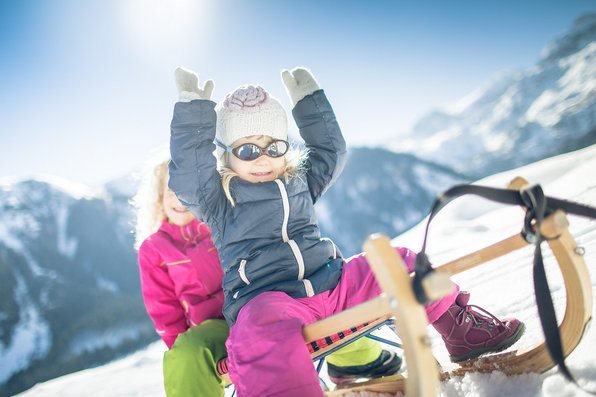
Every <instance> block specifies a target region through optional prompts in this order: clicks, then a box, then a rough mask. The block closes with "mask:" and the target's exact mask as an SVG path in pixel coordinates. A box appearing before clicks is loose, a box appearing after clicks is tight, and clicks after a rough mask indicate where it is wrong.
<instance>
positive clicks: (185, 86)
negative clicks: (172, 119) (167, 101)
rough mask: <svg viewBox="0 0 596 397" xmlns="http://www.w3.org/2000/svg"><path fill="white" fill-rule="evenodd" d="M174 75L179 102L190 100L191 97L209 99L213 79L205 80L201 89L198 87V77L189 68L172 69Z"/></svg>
mask: <svg viewBox="0 0 596 397" xmlns="http://www.w3.org/2000/svg"><path fill="white" fill-rule="evenodd" d="M174 74H175V75H176V87H178V94H179V100H180V102H190V101H192V100H193V99H211V93H212V92H213V81H212V80H207V81H206V82H205V85H204V86H203V89H200V88H199V77H198V76H197V74H196V73H195V72H193V71H191V70H188V69H184V68H181V67H178V68H176V70H175V71H174Z"/></svg>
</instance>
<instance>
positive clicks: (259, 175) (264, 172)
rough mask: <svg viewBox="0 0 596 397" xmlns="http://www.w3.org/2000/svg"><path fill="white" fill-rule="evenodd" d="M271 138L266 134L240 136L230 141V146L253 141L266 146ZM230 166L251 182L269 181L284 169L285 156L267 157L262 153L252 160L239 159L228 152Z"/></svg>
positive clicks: (234, 146)
mask: <svg viewBox="0 0 596 397" xmlns="http://www.w3.org/2000/svg"><path fill="white" fill-rule="evenodd" d="M272 141H273V139H272V138H271V137H269V136H266V135H257V136H249V137H245V138H240V139H238V140H236V141H235V142H234V143H232V148H236V147H238V146H240V145H242V144H245V143H253V144H255V145H257V146H259V147H262V148H264V147H267V145H269V144H270V143H271V142H272ZM228 156H229V165H230V168H231V169H232V170H233V171H234V172H235V173H237V174H238V176H239V177H240V178H242V179H244V180H245V181H248V182H251V183H257V182H270V181H273V180H275V179H277V178H278V177H279V176H281V175H282V174H283V173H284V171H285V169H286V159H285V156H281V157H276V158H273V157H269V156H267V155H262V156H260V157H258V158H257V159H255V160H252V161H244V160H240V159H239V158H238V157H236V156H234V155H233V154H228Z"/></svg>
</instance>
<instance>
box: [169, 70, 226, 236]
mask: <svg viewBox="0 0 596 397" xmlns="http://www.w3.org/2000/svg"><path fill="white" fill-rule="evenodd" d="M175 75H176V85H177V87H178V91H179V102H177V103H176V105H175V106H174V115H173V118H172V124H171V126H170V128H171V135H170V153H171V158H172V160H171V161H170V165H169V171H170V179H169V182H168V186H169V187H170V189H172V191H173V192H174V193H176V195H177V196H178V198H179V199H180V201H181V202H182V203H183V204H184V205H185V206H186V207H187V208H189V209H190V210H191V211H192V212H193V214H194V215H195V216H196V217H197V218H198V219H203V220H205V221H207V222H208V223H211V227H212V228H217V227H218V225H216V224H213V220H214V216H215V214H216V213H217V211H219V210H220V209H221V206H222V205H225V202H226V200H225V196H224V193H223V189H222V186H221V182H220V175H219V173H218V172H217V160H216V159H215V157H214V156H213V151H214V150H215V145H214V143H213V140H214V139H215V126H216V119H217V116H216V114H215V102H213V101H211V100H210V98H211V93H212V91H213V82H212V81H211V80H209V81H207V82H206V83H205V85H204V87H203V88H202V89H201V88H199V82H198V77H197V75H196V74H195V73H194V72H191V71H189V70H186V69H182V68H178V69H176V72H175Z"/></svg>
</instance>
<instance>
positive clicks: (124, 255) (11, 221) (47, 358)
mask: <svg viewBox="0 0 596 397" xmlns="http://www.w3.org/2000/svg"><path fill="white" fill-rule="evenodd" d="M64 186H65V185H64V184H57V183H56V182H48V181H38V180H27V181H21V182H13V183H9V182H4V183H2V184H0V358H1V360H0V385H1V387H0V391H1V392H0V394H1V395H3V396H6V395H12V394H14V393H15V392H17V391H20V390H24V389H26V388H29V387H31V386H32V385H34V384H35V383H37V382H39V381H41V380H44V379H50V378H53V377H56V376H59V375H62V374H65V373H68V372H73V371H76V370H80V369H82V368H87V367H91V366H94V365H99V364H101V363H105V362H106V361H110V360H112V359H113V358H115V357H118V356H122V355H123V354H126V353H129V352H132V351H134V350H136V349H138V348H140V347H142V346H144V345H146V344H147V343H149V342H151V341H153V340H155V339H156V335H155V331H154V330H153V326H152V324H151V322H150V321H149V319H148V318H147V315H146V314H145V311H144V307H143V302H142V298H141V296H140V293H139V290H140V283H139V276H138V271H137V263H136V254H135V252H134V250H133V248H132V244H133V235H132V234H131V226H130V222H131V219H132V216H131V214H132V213H131V211H130V209H129V206H128V197H122V196H113V195H107V194H104V195H96V196H93V195H89V193H88V192H83V193H81V192H80V191H73V190H72V189H68V190H67V189H65V188H64Z"/></svg>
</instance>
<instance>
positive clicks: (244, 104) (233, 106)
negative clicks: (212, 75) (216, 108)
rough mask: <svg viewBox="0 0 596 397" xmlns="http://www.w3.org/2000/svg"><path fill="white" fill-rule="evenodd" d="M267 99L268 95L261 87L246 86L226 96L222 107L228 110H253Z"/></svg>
mask: <svg viewBox="0 0 596 397" xmlns="http://www.w3.org/2000/svg"><path fill="white" fill-rule="evenodd" d="M268 99H269V93H267V91H265V89H264V88H263V87H261V86H258V85H257V86H254V85H247V86H244V87H240V88H238V89H236V90H235V91H234V92H232V93H230V94H228V95H226V98H225V99H224V103H223V106H224V107H226V108H228V109H230V110H241V109H242V108H253V107H257V106H259V105H261V104H262V103H264V102H265V101H267V100H268Z"/></svg>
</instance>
